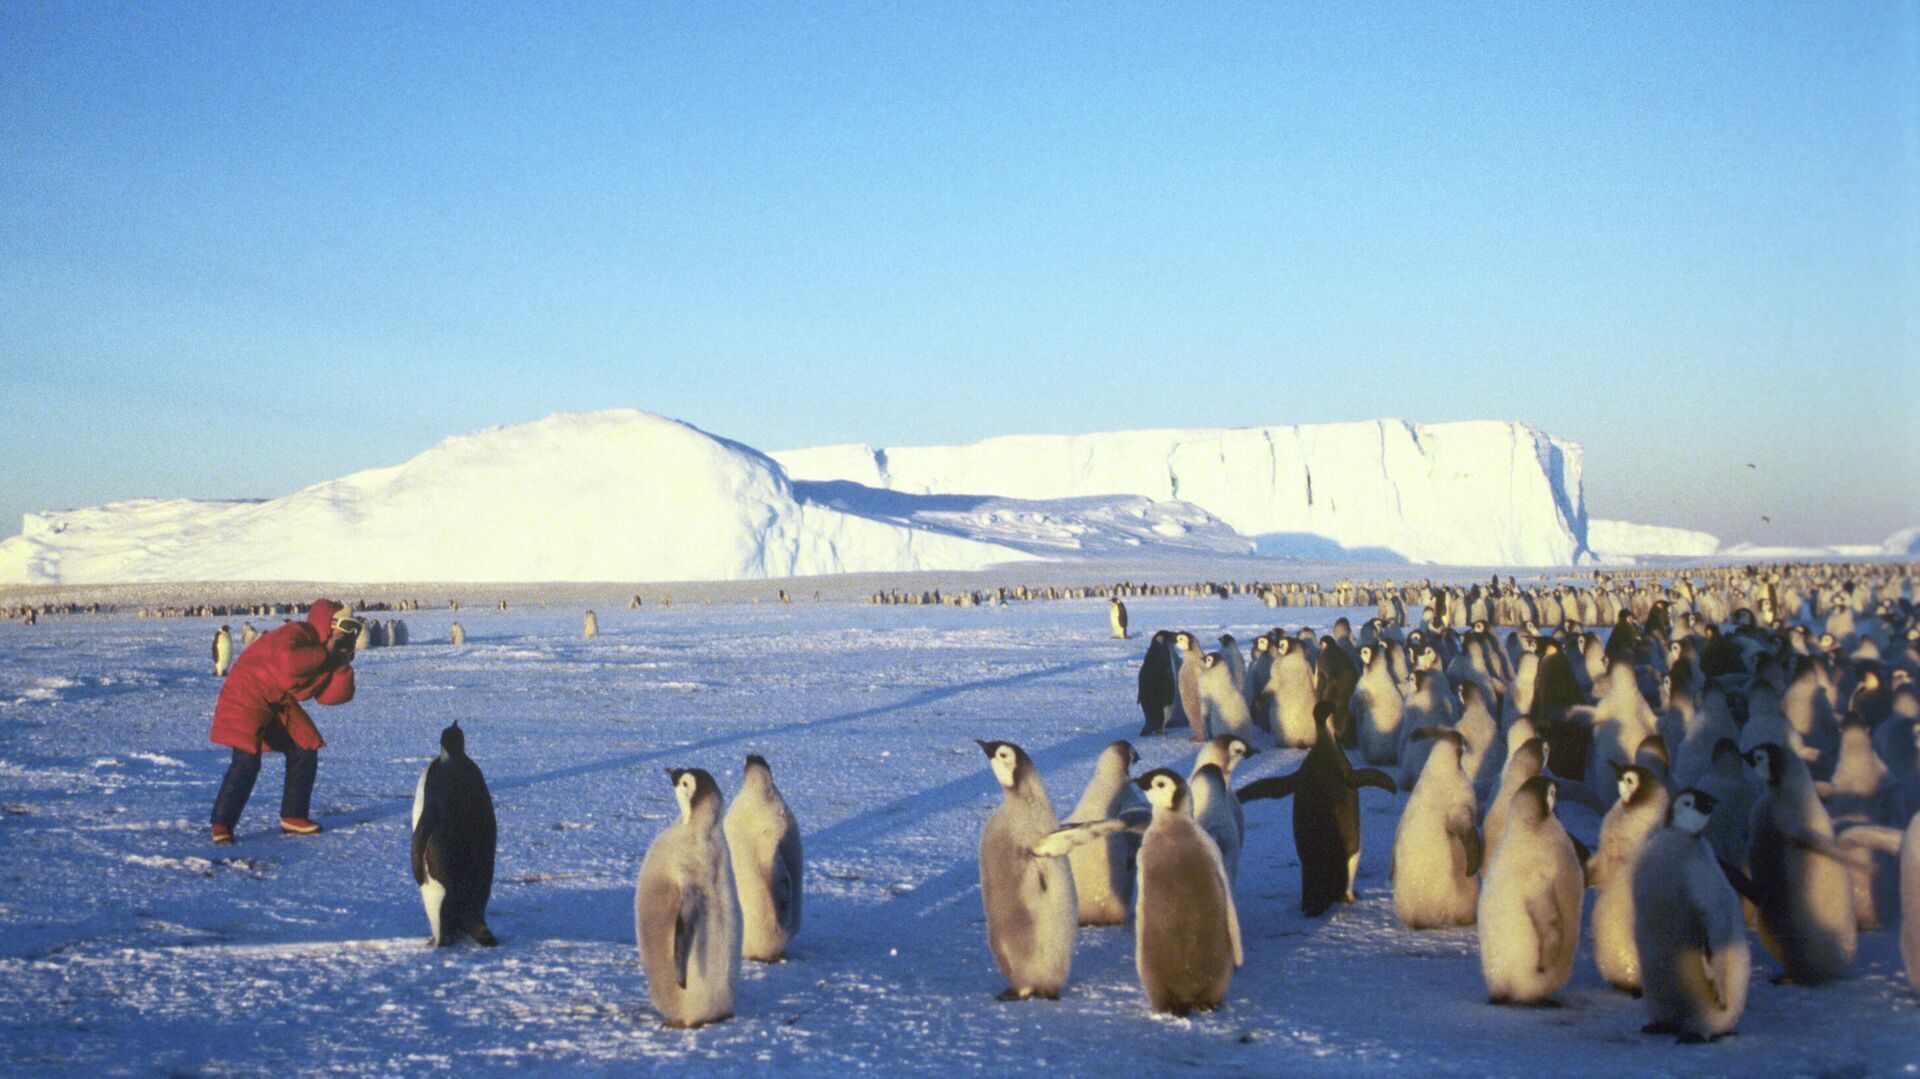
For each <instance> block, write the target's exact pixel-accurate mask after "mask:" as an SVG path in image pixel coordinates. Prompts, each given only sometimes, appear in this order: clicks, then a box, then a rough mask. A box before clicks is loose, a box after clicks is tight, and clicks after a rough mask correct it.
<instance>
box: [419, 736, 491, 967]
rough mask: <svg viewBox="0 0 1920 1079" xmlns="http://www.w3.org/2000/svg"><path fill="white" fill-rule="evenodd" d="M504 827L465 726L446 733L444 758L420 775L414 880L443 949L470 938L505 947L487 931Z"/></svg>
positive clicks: (435, 938)
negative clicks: (464, 936)
mask: <svg viewBox="0 0 1920 1079" xmlns="http://www.w3.org/2000/svg"><path fill="white" fill-rule="evenodd" d="M498 836H499V829H498V826H497V824H496V822H495V821H494V816H493V796H492V795H491V794H489V793H488V792H487V780H486V777H485V776H484V775H482V774H481V772H480V766H479V765H477V764H475V763H473V758H471V757H469V756H467V736H466V732H464V731H462V730H461V729H460V722H459V721H458V720H455V721H454V723H453V725H452V726H450V727H448V728H446V729H445V730H443V731H441V732H440V755H439V756H437V757H435V758H433V760H432V761H430V762H428V764H427V766H426V768H424V769H423V770H422V771H421V772H420V782H419V783H418V784H417V785H416V786H415V787H414V791H413V882H414V883H415V884H417V885H419V886H420V901H421V902H422V903H423V904H425V906H426V908H427V924H428V926H430V927H431V928H432V931H433V943H434V944H435V945H445V944H452V943H453V941H454V938H455V937H457V936H459V935H460V934H462V933H466V934H471V935H472V937H473V939H474V940H476V941H479V942H480V943H481V944H485V945H493V944H497V943H499V942H498V941H496V940H495V939H494V937H493V934H492V933H491V932H490V931H488V929H487V900H488V899H490V898H491V897H492V895H493V855H494V846H495V842H496V840H497V838H498Z"/></svg>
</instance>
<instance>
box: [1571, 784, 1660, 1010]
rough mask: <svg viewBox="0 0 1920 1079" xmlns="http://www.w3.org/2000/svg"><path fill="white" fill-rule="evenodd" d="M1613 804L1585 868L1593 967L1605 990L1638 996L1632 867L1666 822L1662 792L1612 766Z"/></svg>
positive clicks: (1656, 785) (1638, 968)
mask: <svg viewBox="0 0 1920 1079" xmlns="http://www.w3.org/2000/svg"><path fill="white" fill-rule="evenodd" d="M1613 771H1614V775H1615V777H1616V779H1615V790H1616V791H1617V792H1618V795H1619V797H1618V799H1617V800H1616V801H1615V802H1614V803H1613V808H1611V809H1609V810H1607V815H1606V816H1605V817H1604V818H1602V819H1601V821H1600V847H1599V849H1598V850H1596V851H1594V853H1593V857H1592V858H1591V859H1589V860H1588V862H1587V882H1588V883H1589V884H1591V885H1592V886H1593V887H1594V888H1596V889H1598V891H1597V893H1596V894H1595V896H1594V900H1593V964H1594V966H1595V967H1596V968H1597V969H1598V970H1599V971H1600V977H1602V978H1604V979H1606V982H1607V984H1608V985H1611V986H1613V987H1614V988H1615V989H1619V990H1621V991H1623V992H1626V993H1630V994H1633V995H1634V996H1638V995H1640V953H1639V950H1638V949H1637V948H1635V947H1634V943H1633V939H1634V938H1633V925H1634V918H1633V878H1634V872H1635V870H1634V865H1635V863H1636V862H1637V861H1638V860H1639V858H1640V850H1641V848H1642V847H1643V846H1645V845H1646V842H1647V839H1648V837H1650V836H1652V835H1653V833H1654V832H1655V831H1657V830H1659V828H1660V827H1661V825H1662V824H1663V823H1664V822H1665V821H1666V819H1667V788H1666V785H1665V784H1663V783H1661V782H1660V779H1659V777H1658V776H1656V775H1654V774H1653V773H1652V772H1651V771H1649V770H1648V769H1646V768H1642V767H1640V766H1639V765H1634V764H1629V765H1620V764H1615V765H1613Z"/></svg>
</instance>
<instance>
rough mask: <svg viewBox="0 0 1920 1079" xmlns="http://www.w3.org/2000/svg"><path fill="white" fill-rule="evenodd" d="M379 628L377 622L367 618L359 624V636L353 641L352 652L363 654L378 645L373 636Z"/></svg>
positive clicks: (376, 639)
mask: <svg viewBox="0 0 1920 1079" xmlns="http://www.w3.org/2000/svg"><path fill="white" fill-rule="evenodd" d="M379 626H380V622H379V620H378V619H374V618H369V619H366V620H365V621H363V622H361V623H360V634H359V636H357V637H355V638H354V639H353V650H354V651H356V652H365V651H366V650H367V649H369V648H373V647H375V646H376V645H378V644H379V643H380V641H379V639H378V638H377V637H375V636H374V633H375V631H376V630H377V629H378V628H379Z"/></svg>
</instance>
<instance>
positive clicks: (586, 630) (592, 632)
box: [580, 611, 600, 637]
mask: <svg viewBox="0 0 1920 1079" xmlns="http://www.w3.org/2000/svg"><path fill="white" fill-rule="evenodd" d="M580 636H582V637H598V636H600V618H599V616H598V615H596V614H594V613H593V612H592V611H588V612H587V616H586V617H585V618H583V619H581V620H580Z"/></svg>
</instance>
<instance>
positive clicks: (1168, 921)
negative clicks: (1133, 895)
mask: <svg viewBox="0 0 1920 1079" xmlns="http://www.w3.org/2000/svg"><path fill="white" fill-rule="evenodd" d="M1201 767H1202V769H1205V770H1214V769H1215V766H1214V765H1210V764H1209V765H1202V766H1201ZM1138 782H1139V785H1140V787H1141V789H1143V790H1145V791H1146V793H1147V801H1148V802H1149V803H1151V804H1152V806H1153V819H1152V821H1151V823H1149V824H1148V825H1147V830H1146V833H1145V834H1144V835H1143V836H1142V837H1141V839H1140V856H1139V861H1140V870H1139V880H1138V884H1137V885H1136V889H1135V890H1136V892H1137V894H1138V896H1139V900H1138V911H1137V913H1136V914H1135V916H1134V963H1135V965H1136V967H1137V968H1138V969H1139V971H1140V986H1141V988H1143V989H1145V990H1146V993H1147V1002H1148V1004H1150V1005H1151V1006H1152V1007H1153V1009H1154V1010H1155V1011H1158V1012H1167V1013H1171V1014H1173V1015H1185V1014H1187V1013H1188V1012H1190V1011H1194V1010H1196V1009H1197V1010H1200V1011H1212V1010H1213V1009H1215V1008H1217V1007H1219V1006H1220V1002H1221V1001H1222V1000H1225V999H1226V996H1227V989H1228V988H1229V986H1231V984H1232V982H1233V971H1234V968H1236V967H1238V966H1239V965H1240V964H1241V962H1242V961H1243V956H1242V953H1241V949H1240V915H1239V912H1238V911H1237V910H1236V909H1235V908H1234V903H1233V886H1232V885H1231V884H1230V883H1229V881H1228V877H1227V872H1226V869H1225V867H1224V866H1223V865H1222V864H1221V860H1220V851H1219V848H1218V847H1216V846H1215V845H1214V843H1213V840H1212V839H1211V838H1209V837H1208V835H1207V833H1206V832H1205V831H1204V830H1202V829H1201V827H1200V825H1199V823H1198V822H1197V821H1195V820H1194V818H1193V815H1192V812H1191V810H1190V808H1189V806H1188V804H1187V801H1188V794H1189V791H1188V788H1187V784H1186V783H1185V782H1184V781H1182V780H1181V778H1180V775H1179V773H1177V772H1174V771H1172V770H1170V769H1166V768H1157V769H1155V770H1153V771H1151V772H1148V773H1147V774H1146V775H1144V776H1141V777H1140V779H1139V781H1138Z"/></svg>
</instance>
